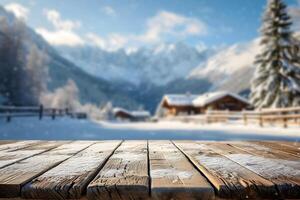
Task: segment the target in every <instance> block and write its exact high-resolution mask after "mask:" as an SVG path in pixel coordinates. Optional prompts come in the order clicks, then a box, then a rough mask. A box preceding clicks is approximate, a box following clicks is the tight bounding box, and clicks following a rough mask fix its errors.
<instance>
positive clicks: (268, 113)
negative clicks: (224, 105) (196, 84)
mask: <svg viewBox="0 0 300 200" xmlns="http://www.w3.org/2000/svg"><path fill="white" fill-rule="evenodd" d="M205 119H206V122H207V123H214V122H227V121H232V120H242V121H243V123H244V125H248V124H253V123H256V124H259V125H260V126H261V127H263V126H264V125H266V124H272V125H278V124H282V126H283V127H285V128H287V127H288V126H289V125H300V107H291V108H276V109H262V110H256V111H242V112H233V111H208V112H207V113H206V117H205Z"/></svg>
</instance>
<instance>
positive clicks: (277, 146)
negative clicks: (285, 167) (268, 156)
mask: <svg viewBox="0 0 300 200" xmlns="http://www.w3.org/2000/svg"><path fill="white" fill-rule="evenodd" d="M254 143H255V144H258V145H261V146H265V147H268V148H270V149H272V151H275V152H277V151H282V152H284V153H287V154H291V155H293V156H297V157H300V147H299V148H297V147H294V146H289V145H282V144H281V143H279V142H276V143H275V142H263V141H262V142H254Z"/></svg>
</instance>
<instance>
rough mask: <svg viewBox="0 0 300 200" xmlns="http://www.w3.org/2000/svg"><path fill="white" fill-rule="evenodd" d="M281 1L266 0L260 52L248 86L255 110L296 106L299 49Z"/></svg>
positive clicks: (299, 102) (299, 94)
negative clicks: (250, 83)
mask: <svg viewBox="0 0 300 200" xmlns="http://www.w3.org/2000/svg"><path fill="white" fill-rule="evenodd" d="M291 25H292V22H291V18H290V16H289V15H288V14H287V10H286V5H285V4H284V2H283V0H269V1H268V5H267V9H266V11H265V15H264V18H263V25H262V29H261V33H262V39H261V45H262V46H263V50H262V52H261V53H260V54H259V55H258V56H257V58H256V62H255V65H256V72H255V75H254V78H253V80H252V85H251V96H250V97H251V102H252V104H253V105H254V107H255V108H270V107H276V108H278V107H290V106H299V105H300V64H299V62H300V60H299V51H298V50H299V48H298V47H299V46H298V43H297V42H296V40H295V39H294V38H293V33H292V31H291V29H290V28H291Z"/></svg>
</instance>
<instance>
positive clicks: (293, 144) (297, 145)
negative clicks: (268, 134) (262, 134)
mask: <svg viewBox="0 0 300 200" xmlns="http://www.w3.org/2000/svg"><path fill="white" fill-rule="evenodd" d="M270 142H272V143H280V145H282V146H289V147H292V148H297V149H300V142H299V141H295V142H286V141H280V142H279V141H270Z"/></svg>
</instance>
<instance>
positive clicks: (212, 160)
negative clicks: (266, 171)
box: [174, 141, 278, 199]
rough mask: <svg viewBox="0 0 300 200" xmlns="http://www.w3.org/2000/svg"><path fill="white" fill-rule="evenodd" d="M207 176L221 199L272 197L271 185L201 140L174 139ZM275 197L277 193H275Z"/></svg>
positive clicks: (272, 185) (272, 187) (273, 188)
mask: <svg viewBox="0 0 300 200" xmlns="http://www.w3.org/2000/svg"><path fill="white" fill-rule="evenodd" d="M174 143H175V145H176V146H178V147H179V148H180V149H181V150H182V151H183V152H184V153H185V155H186V156H187V157H188V158H189V159H190V160H191V162H193V164H194V165H195V166H197V167H198V169H199V170H200V171H201V172H202V173H203V174H204V175H205V176H206V177H207V178H208V179H209V181H210V182H211V183H212V184H213V185H214V187H215V188H216V190H217V193H218V196H220V197H223V198H239V199H247V198H250V199H256V198H270V197H273V198H276V196H275V195H274V194H276V189H275V185H274V184H273V183H272V182H270V181H268V180H266V179H264V178H262V177H261V176H259V175H257V174H255V173H253V172H252V171H250V170H248V169H246V168H244V167H242V166H241V165H239V164H237V163H236V162H233V161H232V160H229V159H228V158H226V157H225V156H223V155H221V154H218V153H216V152H215V151H213V148H210V146H209V145H206V144H204V143H203V142H199V143H197V142H180V141H175V142H174ZM277 197H278V196H277Z"/></svg>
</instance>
